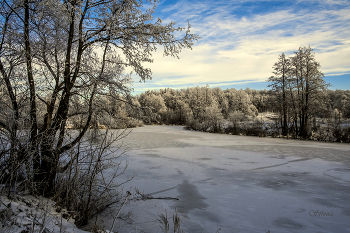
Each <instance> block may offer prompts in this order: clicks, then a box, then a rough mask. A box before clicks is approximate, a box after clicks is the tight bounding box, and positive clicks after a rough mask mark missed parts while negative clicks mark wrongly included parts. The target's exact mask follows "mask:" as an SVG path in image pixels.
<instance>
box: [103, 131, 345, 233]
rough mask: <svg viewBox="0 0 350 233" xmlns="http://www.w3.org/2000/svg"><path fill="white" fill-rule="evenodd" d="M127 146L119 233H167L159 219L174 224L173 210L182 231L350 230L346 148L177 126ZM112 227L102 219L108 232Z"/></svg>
mask: <svg viewBox="0 0 350 233" xmlns="http://www.w3.org/2000/svg"><path fill="white" fill-rule="evenodd" d="M124 144H125V145H128V148H129V150H128V152H127V154H128V157H124V159H127V160H128V161H129V167H128V169H127V171H126V173H125V174H124V177H120V179H121V181H122V179H125V178H126V177H131V176H135V177H134V179H133V180H132V181H131V182H129V183H128V184H126V185H125V186H124V187H125V191H126V190H130V191H131V192H132V194H133V196H132V197H131V200H130V201H129V202H128V204H127V205H126V206H124V207H123V209H122V211H121V214H120V218H118V219H117V221H116V224H115V227H114V229H113V230H114V231H118V232H152V233H154V232H162V231H161V228H160V223H159V221H158V220H157V219H159V216H158V215H160V214H164V215H165V213H167V216H168V217H169V221H170V226H171V225H172V216H173V213H174V212H175V208H176V209H177V212H178V213H179V215H180V217H181V227H182V229H183V230H184V231H185V232H210V233H215V232H217V231H218V230H219V229H220V231H218V232H221V233H223V232H268V231H270V232H272V233H273V232H350V204H349V203H350V195H349V193H350V145H349V144H336V143H320V142H312V141H298V140H287V139H278V138H257V137H244V136H232V135H223V134H209V133H203V132H195V131H188V130H183V129H182V127H178V126H145V127H141V128H136V129H133V131H132V133H131V134H130V135H129V136H128V137H127V138H126V139H125V140H124ZM135 187H136V188H137V189H138V190H140V192H141V193H143V194H144V195H145V196H147V197H148V198H146V199H144V200H141V199H140V198H139V197H140V195H137V194H136V192H135V189H134V188H135ZM152 198H164V199H152ZM167 198H177V199H178V200H176V199H167ZM116 211H117V210H116ZM112 222H113V215H111V214H109V213H107V214H106V215H104V216H100V221H99V224H100V225H104V226H105V229H108V230H109V229H110V227H111V225H112Z"/></svg>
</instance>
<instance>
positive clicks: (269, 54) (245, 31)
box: [135, 0, 350, 90]
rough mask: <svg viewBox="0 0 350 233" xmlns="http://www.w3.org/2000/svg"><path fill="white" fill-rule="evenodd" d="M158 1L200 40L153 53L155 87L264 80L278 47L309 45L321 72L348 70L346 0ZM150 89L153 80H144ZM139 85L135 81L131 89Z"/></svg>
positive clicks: (289, 50) (165, 15)
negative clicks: (171, 52)
mask: <svg viewBox="0 0 350 233" xmlns="http://www.w3.org/2000/svg"><path fill="white" fill-rule="evenodd" d="M165 3H166V2H165ZM165 3H161V4H160V6H159V8H158V9H157V10H158V12H159V13H158V15H156V16H159V17H161V18H162V19H164V21H165V22H170V21H177V22H179V24H180V25H185V23H187V19H189V20H190V22H191V24H192V27H193V28H192V29H193V30H192V31H193V32H195V33H196V34H199V35H200V36H201V37H202V39H201V40H200V41H199V42H198V43H197V44H196V45H195V46H194V47H193V50H192V51H188V50H184V51H183V52H182V53H181V54H180V60H178V59H174V58H169V57H163V55H162V52H161V50H160V51H158V52H157V53H155V54H154V57H153V58H154V63H152V64H150V65H147V66H149V67H150V68H151V69H152V71H153V80H154V81H152V82H151V83H153V86H154V88H158V87H160V86H162V87H174V88H179V87H187V86H193V85H196V84H198V85H200V84H204V83H208V84H212V86H218V85H224V84H225V83H226V84H225V85H224V86H228V85H227V84H228V83H237V82H242V83H247V82H263V81H266V79H267V78H268V77H269V76H270V75H271V72H272V66H273V64H274V63H275V62H276V60H277V57H278V55H279V54H281V53H282V52H284V53H286V54H287V55H292V54H293V52H294V51H296V50H297V49H298V48H299V46H309V45H310V46H311V48H313V49H314V51H315V53H316V60H317V61H319V62H320V63H321V66H322V68H321V70H322V71H323V72H324V73H325V75H326V76H327V75H339V74H350V56H349V54H350V53H349V52H350V39H349V38H350V30H349V29H348V25H350V7H349V3H348V2H347V1H335V0H325V1H321V0H319V1H312V2H311V1H298V2H294V1H290V2H289V1H286V2H284V3H283V4H284V5H277V6H276V5H275V3H276V1H268V0H266V1H254V2H253V1H243V0H241V1H216V2H215V3H213V2H212V1H191V2H189V1H185V0H180V1H178V2H177V3H175V4H170V5H169V4H168V5H166V4H165ZM146 86H147V87H148V88H151V89H152V85H146ZM139 88H142V89H144V88H145V87H142V86H141V85H140V84H136V85H135V89H137V90H141V89H139Z"/></svg>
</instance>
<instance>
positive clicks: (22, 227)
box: [0, 195, 87, 233]
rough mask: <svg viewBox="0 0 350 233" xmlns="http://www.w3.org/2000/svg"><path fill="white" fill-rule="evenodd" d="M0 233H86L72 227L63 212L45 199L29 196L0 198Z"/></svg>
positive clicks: (69, 219) (72, 222)
mask: <svg viewBox="0 0 350 233" xmlns="http://www.w3.org/2000/svg"><path fill="white" fill-rule="evenodd" d="M0 203H1V204H0V232H1V233H24V232H40V233H42V232H45V233H49V232H54V233H56V232H57V233H58V232H59V233H65V232H67V233H68V232H69V233H87V232H86V231H82V230H80V229H78V228H77V227H76V226H75V225H74V220H73V219H71V218H69V217H68V216H69V214H68V212H67V211H65V210H58V209H59V208H56V206H55V203H54V202H53V201H51V200H49V199H47V198H42V197H38V198H37V197H33V196H29V195H25V196H16V197H15V198H14V199H11V200H10V199H8V198H6V197H5V196H1V197H0Z"/></svg>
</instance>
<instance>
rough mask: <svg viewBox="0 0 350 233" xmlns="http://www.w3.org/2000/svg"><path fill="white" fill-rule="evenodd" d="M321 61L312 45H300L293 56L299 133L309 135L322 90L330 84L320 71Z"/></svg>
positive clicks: (293, 85)
mask: <svg viewBox="0 0 350 233" xmlns="http://www.w3.org/2000/svg"><path fill="white" fill-rule="evenodd" d="M320 67H321V65H320V63H318V62H317V61H316V59H315V54H314V53H313V52H312V49H311V48H310V47H303V48H302V47H300V48H299V50H298V51H297V52H295V55H294V57H292V74H293V77H294V81H293V84H292V87H293V90H295V91H294V92H295V95H296V97H293V99H294V98H295V99H296V102H297V106H298V107H297V108H295V109H296V110H297V111H298V114H297V115H298V118H299V124H296V127H298V125H299V128H300V130H299V135H300V136H301V137H308V135H309V134H310V132H309V125H310V119H311V117H315V113H316V112H317V105H318V101H319V100H320V92H322V91H325V90H326V89H327V87H328V86H329V84H327V83H326V82H325V81H324V75H323V73H322V72H321V71H320Z"/></svg>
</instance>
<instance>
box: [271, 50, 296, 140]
mask: <svg viewBox="0 0 350 233" xmlns="http://www.w3.org/2000/svg"><path fill="white" fill-rule="evenodd" d="M273 69H274V71H273V74H274V75H273V76H271V77H270V78H269V79H268V81H269V82H271V84H270V85H269V87H271V89H272V90H273V91H274V93H276V95H277V99H278V103H281V105H282V107H281V113H282V115H283V121H282V134H283V135H287V134H288V121H287V91H288V90H287V83H288V81H289V80H288V78H289V76H290V75H291V63H290V60H289V59H288V58H286V56H285V54H284V53H282V55H280V56H279V57H278V61H277V62H276V63H275V64H274V66H273Z"/></svg>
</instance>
